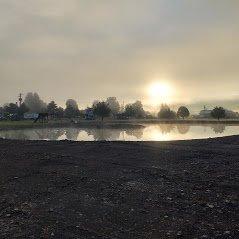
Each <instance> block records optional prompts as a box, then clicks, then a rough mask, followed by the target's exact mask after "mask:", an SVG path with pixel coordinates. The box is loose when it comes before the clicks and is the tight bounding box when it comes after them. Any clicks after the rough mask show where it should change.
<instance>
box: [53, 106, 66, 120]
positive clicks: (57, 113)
mask: <svg viewBox="0 0 239 239" xmlns="http://www.w3.org/2000/svg"><path fill="white" fill-rule="evenodd" d="M55 116H56V118H59V119H61V118H63V117H64V109H63V108H61V107H58V108H56V110H55Z"/></svg>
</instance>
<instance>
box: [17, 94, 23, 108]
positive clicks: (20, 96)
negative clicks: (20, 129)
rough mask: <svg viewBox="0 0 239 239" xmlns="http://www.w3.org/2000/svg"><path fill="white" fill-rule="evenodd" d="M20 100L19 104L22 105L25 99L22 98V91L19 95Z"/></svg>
mask: <svg viewBox="0 0 239 239" xmlns="http://www.w3.org/2000/svg"><path fill="white" fill-rule="evenodd" d="M18 101H19V106H21V105H22V101H23V99H22V93H20V94H19V96H18Z"/></svg>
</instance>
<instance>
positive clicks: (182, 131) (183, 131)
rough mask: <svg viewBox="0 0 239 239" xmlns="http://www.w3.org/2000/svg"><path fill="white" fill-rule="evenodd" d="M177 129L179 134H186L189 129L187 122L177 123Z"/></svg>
mask: <svg viewBox="0 0 239 239" xmlns="http://www.w3.org/2000/svg"><path fill="white" fill-rule="evenodd" d="M177 130H178V132H179V133H180V134H187V133H188V131H189V130H190V125H188V124H178V125H177Z"/></svg>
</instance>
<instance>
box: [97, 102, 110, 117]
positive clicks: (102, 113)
mask: <svg viewBox="0 0 239 239" xmlns="http://www.w3.org/2000/svg"><path fill="white" fill-rule="evenodd" d="M93 110H94V114H95V115H96V116H98V117H100V118H101V120H102V121H103V120H104V118H105V117H107V116H109V115H110V113H111V110H110V108H109V106H108V105H107V104H106V103H105V102H104V101H102V102H99V103H97V104H96V105H95V106H94V108H93Z"/></svg>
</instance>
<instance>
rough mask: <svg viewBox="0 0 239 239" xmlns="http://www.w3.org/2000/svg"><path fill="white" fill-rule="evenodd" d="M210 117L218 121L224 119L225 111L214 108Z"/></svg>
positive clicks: (220, 108)
mask: <svg viewBox="0 0 239 239" xmlns="http://www.w3.org/2000/svg"><path fill="white" fill-rule="evenodd" d="M211 115H212V117H213V118H215V119H218V120H220V119H221V118H225V117H226V111H225V110H224V109H223V108H222V107H215V108H214V109H213V110H212V112H211Z"/></svg>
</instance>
